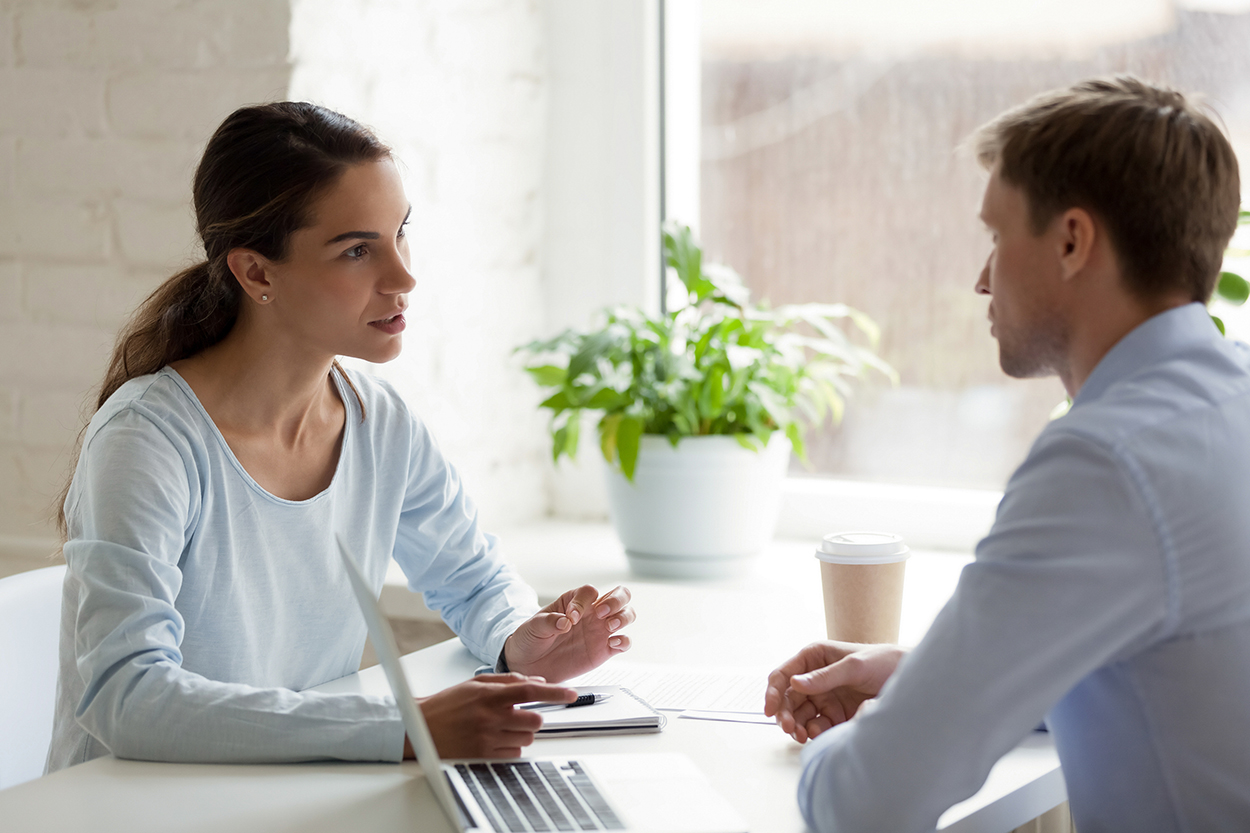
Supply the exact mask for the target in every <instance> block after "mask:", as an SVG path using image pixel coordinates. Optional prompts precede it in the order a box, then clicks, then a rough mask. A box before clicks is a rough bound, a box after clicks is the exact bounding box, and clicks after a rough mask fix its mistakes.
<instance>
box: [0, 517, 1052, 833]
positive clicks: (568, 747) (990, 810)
mask: <svg viewBox="0 0 1250 833" xmlns="http://www.w3.org/2000/svg"><path fill="white" fill-rule="evenodd" d="M565 531H566V532H567V537H568V540H567V541H565V543H564V544H561V543H560V540H559V538H558V535H557V536H556V537H555V538H553V537H552V536H550V535H545V536H537V535H536V536H535V537H534V539H533V540H532V541H530V542H528V543H527V542H526V541H525V540H524V538H523V536H522V539H521V540H520V542H519V543H514V545H513V546H512V548H511V554H512V555H513V556H514V560H515V561H516V562H517V563H518V565H519V567H520V569H521V572H522V574H523V575H525V576H526V578H527V579H529V580H530V581H531V582H533V583H534V584H535V585H536V586H537V587H538V588H539V592H540V595H543V596H549V595H551V593H550V592H549V587H548V586H549V585H550V586H558V587H559V588H560V589H566V586H567V584H568V582H567V581H565V573H566V572H567V570H568V567H567V566H566V565H567V562H564V563H563V564H561V563H560V562H561V561H562V559H559V560H557V559H547V558H544V557H543V556H544V554H546V553H550V552H552V551H558V550H561V549H562V548H563V547H564V546H565V545H567V546H572V547H576V549H578V550H580V551H581V552H583V553H584V554H585V566H586V572H585V573H583V574H582V575H583V578H582V580H583V581H589V582H591V583H594V584H596V585H599V586H611V585H612V584H615V583H619V582H620V581H622V580H628V582H629V584H630V587H631V588H632V590H633V593H634V606H635V608H636V609H637V611H638V615H639V618H638V622H637V623H636V624H635V625H634V626H632V627H631V628H630V633H631V634H632V638H633V641H634V645H635V647H634V649H633V650H632V651H631V652H630V654H629V656H630V657H631V658H633V659H635V660H640V661H646V662H671V663H683V662H691V661H698V662H703V663H732V664H734V665H757V666H761V667H770V666H772V665H775V664H776V663H777V662H779V661H780V660H781V659H784V658H785V657H786V656H789V655H790V654H791V653H792V652H793V651H794V650H795V649H797V648H798V647H800V646H801V645H803V644H805V643H806V642H808V641H810V639H813V638H817V637H819V636H820V635H821V634H820V632H821V630H822V629H823V619H822V618H821V602H820V591H819V584H818V582H817V579H816V576H817V575H818V569H817V567H816V562H815V560H814V559H813V558H812V555H811V547H810V546H809V545H808V544H806V543H801V542H799V543H785V542H781V543H778V544H776V545H774V546H773V547H772V548H771V550H770V551H769V552H768V553H766V554H765V556H764V557H763V558H764V559H766V560H761V562H760V563H759V564H758V565H757V567H756V569H755V570H754V572H753V573H752V574H751V575H749V576H746V577H743V578H740V579H734V580H727V581H720V582H699V583H688V584H672V583H658V582H640V581H637V580H633V579H629V578H628V575H627V572H626V567H625V564H624V558H623V555H620V554H619V545H616V547H617V550H616V556H615V557H618V558H619V563H616V562H615V561H614V555H613V550H612V549H611V548H610V547H609V548H607V549H606V550H605V549H604V548H602V547H603V546H605V545H602V543H601V542H600V543H598V544H596V542H595V541H594V539H595V537H596V536H599V535H601V531H600V530H599V528H598V527H578V526H576V525H570V526H568V527H567V529H566V530H565ZM505 540H507V539H505ZM553 540H554V541H555V543H552V541H553ZM587 543H590V544H593V545H592V546H589V547H587V548H586V549H583V547H586V545H587ZM530 545H532V547H531V546H530ZM605 552H606V554H605ZM967 561H968V558H967V557H966V556H957V555H950V554H940V553H917V554H916V555H915V556H914V557H913V558H912V560H911V562H910V563H909V565H908V568H907V569H908V578H907V590H906V598H905V602H904V604H905V607H906V612H905V615H904V620H903V641H904V642H915V641H916V640H918V639H919V638H920V636H922V635H923V632H924V630H925V629H927V627H928V625H929V623H930V622H931V621H932V618H933V616H934V615H935V614H936V612H937V610H938V609H939V608H940V607H941V604H942V603H943V602H944V601H945V599H946V598H947V597H948V596H949V594H950V591H951V589H952V588H953V587H954V584H955V580H956V579H957V576H958V571H959V569H960V568H961V567H962V566H963V564H964V563H966V562H967ZM795 588H805V589H800V590H797V591H796V590H795ZM404 662H405V666H406V667H407V668H408V670H409V677H410V679H411V680H412V683H413V687H414V689H415V690H416V692H417V693H418V694H419V695H423V694H428V693H431V692H433V691H436V690H438V689H440V688H442V687H445V686H446V685H450V684H452V683H454V682H457V681H459V680H461V679H464V678H465V677H467V676H468V675H469V674H471V673H472V671H473V669H474V667H475V666H476V665H477V661H476V660H475V659H474V658H473V657H472V656H470V655H469V654H468V652H467V651H466V650H464V648H463V647H462V646H461V645H460V642H459V641H458V640H452V641H450V642H445V643H443V644H441V645H437V646H434V647H432V648H427V649H426V650H424V651H419V652H417V653H415V654H411V655H409V656H407V657H405V658H404ZM322 690H330V691H373V692H377V691H385V690H386V689H385V680H384V678H383V677H382V674H381V672H380V670H379V669H377V668H371V669H367V670H365V671H363V672H361V673H360V674H356V675H352V676H351V677H346V678H344V679H342V680H337V681H335V682H332V683H329V684H327V685H325V686H323V687H322ZM528 751H529V752H530V753H532V754H565V753H576V754H586V753H590V752H624V751H655V752H659V751H679V752H684V753H685V754H687V755H689V756H690V757H691V758H692V759H694V761H695V762H696V763H697V764H698V765H699V766H700V767H701V768H702V769H703V770H704V771H705V772H706V773H707V774H708V775H709V777H711V779H712V780H713V782H714V783H715V784H717V786H718V788H720V790H721V791H722V793H723V794H724V795H725V797H726V798H727V799H728V800H729V801H731V802H732V803H733V804H734V805H735V806H737V807H738V809H739V811H740V812H741V813H742V814H743V815H744V816H745V817H746V818H747V820H748V822H749V823H750V828H751V830H753V831H759V833H768V831H779V832H781V831H784V832H785V833H798V831H801V830H802V829H803V823H802V820H801V818H800V817H799V814H798V809H797V806H796V804H795V798H794V791H795V785H796V784H797V781H798V774H799V751H800V747H799V746H798V744H796V743H794V742H792V741H791V740H790V739H789V738H787V737H786V736H785V735H783V734H782V733H781V732H780V731H779V730H777V729H776V728H774V727H771V726H762V725H752V724H735V723H712V722H705V721H697V720H679V719H670V721H669V724H668V727H667V728H666V729H665V730H664V732H662V733H661V734H658V735H635V736H630V737H614V738H568V739H560V740H543V741H539V742H537V743H535V744H534V746H532V747H530V748H529V750H528ZM1065 799H1066V791H1065V788H1064V784H1063V777H1062V773H1061V772H1060V770H1059V764H1058V759H1057V758H1056V756H1055V753H1054V750H1053V747H1052V746H1051V743H1050V740H1049V737H1047V736H1046V735H1034V736H1032V737H1030V738H1028V739H1027V740H1026V741H1025V742H1024V743H1023V744H1022V745H1021V746H1020V747H1019V748H1017V749H1016V750H1014V751H1013V752H1011V753H1010V754H1008V755H1007V756H1005V757H1004V758H1003V759H1002V760H1001V761H999V763H998V765H997V766H996V767H995V768H994V770H993V771H992V772H991V774H990V777H989V779H988V780H987V782H986V784H985V786H984V787H983V788H982V789H981V790H980V792H978V793H977V794H976V795H974V796H973V797H972V798H970V799H968V800H967V801H965V802H963V803H961V804H959V805H956V806H955V807H952V808H951V809H950V810H949V811H947V813H946V814H944V815H943V817H942V820H941V827H942V829H943V830H950V831H961V832H962V833H970V831H980V832H981V833H1004V831H1008V830H1010V829H1012V828H1014V827H1016V826H1018V825H1020V824H1023V823H1025V822H1027V821H1028V820H1030V819H1032V818H1034V817H1036V816H1038V815H1040V814H1042V813H1043V812H1045V811H1047V810H1049V809H1050V808H1052V807H1054V806H1055V805H1057V804H1059V803H1060V802H1062V801H1064V800H1065ZM431 802H432V797H431V796H430V794H429V791H428V789H427V787H426V785H425V783H424V780H423V779H422V777H421V773H420V769H419V767H417V766H416V765H415V764H413V763H406V764H402V765H400V766H394V765H387V764H305V765H289V766H224V765H222V766H199V765H172V764H153V763H142V762H132V761H118V760H114V759H111V758H106V759H100V760H97V761H92V762H90V763H88V764H84V765H82V766H78V767H74V768H72V769H69V770H66V771H63V772H60V773H57V774H55V775H52V776H49V777H47V778H42V779H39V780H37V781H33V782H30V783H28V784H23V785H20V786H17V787H14V788H11V789H9V790H5V791H3V792H0V829H3V830H4V831H5V833H24V831H56V830H91V831H92V833H112V831H117V833H143V831H148V830H150V831H153V833H157V831H160V833H167V831H170V830H185V831H206V832H207V831H231V832H232V833H233V831H243V832H246V831H257V832H258V833H259V832H260V831H284V830H290V831H296V830H298V831H300V832H301V833H318V831H338V830H369V831H376V833H385V832H386V831H399V830H405V831H410V830H412V829H413V828H414V825H413V817H414V815H415V814H421V813H422V812H423V811H425V810H430V809H432V808H433V806H434V805H433V804H432V803H431ZM442 825H443V823H442V821H441V819H436V821H435V822H433V823H432V824H428V825H426V824H423V825H422V826H421V829H422V830H430V831H435V830H441V829H443V826H442Z"/></svg>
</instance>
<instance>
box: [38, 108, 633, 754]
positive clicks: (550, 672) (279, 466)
mask: <svg viewBox="0 0 1250 833" xmlns="http://www.w3.org/2000/svg"><path fill="white" fill-rule="evenodd" d="M194 204H195V212H196V220H197V229H198V232H199V235H200V238H201V239H202V241H203V244H204V252H205V260H204V262H202V263H199V264H197V265H195V266H192V267H191V268H189V269H186V270H184V271H183V272H180V273H179V274H177V275H175V276H174V277H172V278H170V279H169V280H168V281H166V282H165V283H164V284H163V285H162V286H160V287H159V288H158V289H157V290H156V291H155V292H154V293H152V295H151V296H150V297H149V298H148V299H147V300H146V301H145V302H144V304H143V305H142V306H141V307H140V309H139V310H138V311H137V312H136V313H135V316H134V318H133V320H132V321H131V322H130V324H129V325H128V326H127V327H126V329H125V330H124V331H123V332H122V334H121V335H120V337H119V338H118V341H117V346H116V349H115V350H114V353H113V357H112V360H111V361H110V363H109V367H108V372H107V374H106V376H105V379H104V383H103V385H102V388H101V391H100V396H99V401H98V403H97V411H96V413H95V415H94V417H93V418H92V419H91V422H90V424H89V425H88V426H87V429H86V430H85V432H84V434H83V438H82V445H81V451H80V454H79V458H78V462H77V465H76V467H75V472H74V475H73V478H72V480H71V481H70V483H69V485H68V486H67V487H66V493H65V500H64V502H63V508H62V514H61V522H62V529H63V532H64V535H65V539H66V541H65V559H66V562H67V564H68V572H67V575H66V579H65V592H64V602H63V606H62V610H63V613H62V629H61V649H60V651H61V671H60V681H59V684H58V691H57V706H56V718H55V727H54V736H53V742H52V747H51V750H50V752H49V756H48V769H49V771H52V770H57V769H61V768H64V767H66V766H71V765H73V764H76V763H81V762H83V761H86V760H89V759H91V758H94V757H97V756H100V755H104V754H109V753H111V754H113V755H117V756H119V757H128V758H144V759H149V760H166V761H215V762H245V761H300V760H314V759H326V758H337V759H344V760H398V759H399V758H400V757H401V756H402V755H403V754H404V753H405V752H408V753H409V754H410V750H407V749H406V744H405V741H404V730H403V726H402V724H401V723H400V719H399V715H398V710H397V709H396V708H395V705H394V703H392V702H390V701H389V700H387V699H386V698H381V697H371V696H365V695H323V694H315V693H308V692H306V691H305V690H306V689H308V688H310V687H312V686H316V685H318V684H319V683H323V682H326V681H327V680H331V679H334V678H336V677H340V676H343V675H345V674H349V673H351V672H353V671H355V670H356V667H357V664H358V662H359V657H360V653H361V650H362V648H363V646H364V641H365V629H364V623H363V621H362V620H361V617H360V615H359V612H358V611H357V609H356V604H355V600H354V597H353V595H352V593H351V590H350V586H349V584H348V582H347V577H346V575H345V574H344V572H343V569H342V565H341V563H340V562H339V558H338V555H337V552H336V549H335V545H334V541H335V536H336V535H339V534H341V535H343V536H344V537H345V538H346V539H347V540H348V541H349V543H350V544H351V545H352V548H353V550H354V551H355V553H356V555H357V556H358V557H360V558H362V559H363V560H364V562H365V563H364V564H363V565H362V566H363V568H364V570H365V572H366V573H367V575H368V576H369V577H370V578H371V580H372V581H373V582H374V584H375V585H376V587H377V588H378V590H379V591H380V590H381V587H382V582H383V579H384V576H385V574H386V567H387V563H388V561H389V560H390V558H392V557H394V558H395V560H396V561H398V562H399V564H400V566H402V567H403V569H404V571H405V573H406V574H407V576H408V579H409V584H410V586H411V587H412V588H413V589H414V590H418V591H421V592H422V593H424V595H425V599H426V602H427V603H428V604H429V605H430V606H431V607H432V608H434V609H436V610H438V611H439V612H440V613H441V615H442V616H443V618H444V620H445V621H446V622H447V623H448V624H449V625H450V626H451V627H452V628H453V629H454V630H456V631H457V632H458V633H459V634H460V637H461V639H462V640H463V641H464V642H465V644H466V645H467V646H468V647H469V648H470V650H472V651H473V652H474V653H476V654H477V655H478V656H479V657H481V658H482V659H483V660H485V661H487V662H488V663H490V664H494V665H495V667H496V671H497V673H495V674H487V675H481V676H478V677H476V678H475V679H473V680H471V681H469V682H466V683H462V684H460V685H457V686H454V687H452V688H450V689H447V690H445V691H443V692H440V693H438V694H435V695H433V696H431V697H428V698H424V699H422V700H421V701H420V703H419V705H420V707H421V709H422V710H423V712H424V713H425V716H426V720H427V721H428V722H429V724H430V729H431V732H432V733H433V735H434V738H435V742H436V743H437V745H438V747H439V750H440V751H441V752H442V753H443V754H444V755H448V756H455V757H497V756H512V755H517V754H519V752H520V748H521V747H522V746H525V745H527V744H528V743H530V742H531V741H532V740H533V737H534V732H535V731H536V730H537V728H538V726H539V725H540V724H541V717H540V716H539V715H536V714H534V713H533V712H530V711H526V710H521V709H516V708H514V704H516V703H520V702H525V701H528V700H567V699H571V698H572V696H573V692H572V690H571V689H567V688H564V687H562V686H558V685H554V683H555V682H558V681H561V680H564V679H567V678H569V677H572V676H575V675H577V674H579V673H582V672H583V671H586V670H589V669H590V668H593V667H595V666H597V665H598V664H600V663H602V662H603V661H604V660H606V659H607V658H608V657H609V656H611V655H613V654H615V653H619V652H621V651H624V650H627V649H628V647H629V638H628V637H627V636H624V635H622V634H621V633H619V630H620V628H622V627H624V626H625V625H627V624H629V623H630V622H631V621H633V618H634V613H633V610H632V609H631V608H630V607H629V606H628V602H629V592H628V590H626V589H625V588H623V587H618V588H616V589H615V590H613V591H611V592H610V593H607V594H605V595H604V596H603V597H602V598H600V597H599V596H598V593H597V592H596V590H595V588H593V587H591V586H589V585H587V586H584V587H580V588H578V589H576V590H571V591H569V592H568V593H566V594H564V595H563V596H562V597H561V598H560V599H558V600H557V601H556V602H554V603H552V604H551V605H548V606H547V607H546V608H543V609H542V610H539V609H538V605H537V603H536V601H535V595H534V592H533V591H532V590H531V589H530V588H529V587H527V586H526V585H525V584H523V583H522V582H521V581H520V580H519V579H518V577H517V576H516V574H515V573H514V572H513V571H512V570H511V569H510V568H509V567H508V566H507V565H506V564H504V563H503V562H502V561H501V559H500V557H499V553H498V549H499V547H498V542H497V540H496V539H495V538H494V537H492V536H490V535H487V534H485V533H484V532H483V531H482V530H481V529H480V528H479V526H478V522H477V513H476V510H475V509H474V506H473V504H472V502H471V501H470V499H469V498H468V497H467V496H466V494H465V493H464V489H463V487H462V485H461V483H460V480H459V478H458V476H457V475H456V472H455V470H454V468H452V467H451V465H450V464H449V463H447V462H446V460H445V459H444V458H443V457H442V455H441V453H440V452H439V449H438V447H437V445H436V444H435V443H434V441H433V439H432V438H431V436H430V434H429V431H428V430H427V429H426V427H425V425H424V424H423V423H422V422H421V420H420V419H419V418H418V417H416V416H415V415H414V414H413V413H412V412H411V411H410V410H409V409H408V408H407V407H406V406H405V404H404V403H403V401H402V400H401V399H400V398H399V396H397V395H396V393H395V391H394V390H393V389H392V388H390V387H389V386H388V385H386V384H385V383H384V382H381V381H379V380H376V379H374V378H372V377H370V376H367V375H363V374H358V373H353V372H350V371H347V370H345V369H344V368H343V367H341V366H340V365H339V363H338V361H337V357H338V356H341V355H349V356H355V357H358V358H361V359H365V360H368V361H372V362H385V361H389V360H391V359H393V358H395V357H396V356H397V355H398V354H399V351H400V346H401V338H402V336H401V333H402V332H403V330H404V327H405V321H404V316H403V313H404V310H405V309H406V308H407V307H408V305H409V293H410V292H411V291H412V290H413V288H414V286H415V281H414V279H413V276H412V275H411V273H410V271H409V262H410V259H409V252H408V241H407V237H406V236H405V233H404V231H405V226H406V224H407V221H408V213H409V210H410V207H409V204H408V201H407V199H406V198H405V196H404V193H403V188H402V185H401V183H400V178H399V174H398V171H397V169H396V167H395V162H394V160H393V159H392V157H391V152H390V150H389V149H388V148H387V147H386V146H385V145H383V144H382V143H381V142H380V141H379V140H378V139H377V138H376V137H375V136H374V135H373V134H372V133H370V132H369V131H368V130H366V129H365V128H363V127H362V126H360V125H359V124H357V123H356V122H354V121H352V120H351V119H348V118H346V117H345V116H342V115H340V114H338V113H334V112H332V111H329V110H326V109H324V108H321V107H317V106H315V105H311V104H303V103H292V102H284V103H277V104H268V105H261V106H255V107H246V108H243V109H241V110H238V111H237V112H235V113H234V114H233V115H231V116H230V117H229V118H227V119H226V121H225V122H224V123H223V124H222V125H221V127H220V128H219V129H218V130H217V132H216V133H215V134H214V135H213V137H212V139H211V140H210V141H209V143H208V147H207V148H206V150H205V152H204V157H203V160H202V161H201V163H200V165H199V168H198V169H197V171H196V175H195V183H194ZM540 678H541V679H540Z"/></svg>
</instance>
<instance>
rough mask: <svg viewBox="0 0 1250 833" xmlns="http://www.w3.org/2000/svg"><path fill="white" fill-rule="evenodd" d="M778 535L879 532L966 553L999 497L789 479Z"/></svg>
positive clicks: (927, 546) (813, 537)
mask: <svg viewBox="0 0 1250 833" xmlns="http://www.w3.org/2000/svg"><path fill="white" fill-rule="evenodd" d="M782 489H783V495H782V501H781V518H780V520H779V521H778V523H777V535H778V537H784V538H802V539H807V540H812V541H818V540H820V538H821V537H822V536H824V535H826V534H828V533H829V532H834V531H840V530H850V529H871V530H884V531H889V532H893V533H896V534H898V535H902V536H903V539H904V540H905V541H907V543H908V544H909V545H910V546H911V548H912V549H926V550H948V551H951V552H958V553H970V552H972V551H973V550H974V549H975V548H976V545H977V542H978V541H980V540H981V539H982V538H984V537H985V535H986V533H988V532H989V530H990V527H991V526H992V525H993V523H994V515H995V513H996V512H997V511H998V504H999V501H1001V500H1002V497H1003V493H1002V492H996V491H990V490H988V489H954V488H946V487H938V486H909V485H904V484H897V483H873V482H867V481H856V480H837V479H834V478H829V477H789V478H787V479H786V482H785V485H784V486H783V487H782Z"/></svg>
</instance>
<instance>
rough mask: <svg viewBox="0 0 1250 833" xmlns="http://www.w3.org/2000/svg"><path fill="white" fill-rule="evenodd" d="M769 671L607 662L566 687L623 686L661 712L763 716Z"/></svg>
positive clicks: (570, 682)
mask: <svg viewBox="0 0 1250 833" xmlns="http://www.w3.org/2000/svg"><path fill="white" fill-rule="evenodd" d="M770 670H771V669H741V668H735V669H728V668H690V667H680V666H672V665H652V664H649V663H623V662H609V663H606V664H604V665H601V666H599V667H598V668H596V669H595V670H594V671H591V672H589V673H586V674H583V675H582V676H580V677H578V678H577V679H575V680H570V681H569V684H571V685H621V686H625V687H626V688H628V689H629V690H630V691H632V692H634V693H635V694H637V695H638V696H639V697H641V698H642V699H643V700H646V701H647V703H649V704H650V705H651V708H653V709H660V710H662V711H686V710H687V709H694V710H696V711H706V712H749V713H754V714H763V712H764V688H765V686H766V685H767V683H768V672H769V671H770Z"/></svg>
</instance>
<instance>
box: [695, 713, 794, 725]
mask: <svg viewBox="0 0 1250 833" xmlns="http://www.w3.org/2000/svg"><path fill="white" fill-rule="evenodd" d="M677 716H678V717H679V718H681V719H683V720H716V721H719V722H721V723H759V724H762V725H765V726H775V725H777V721H775V720H773V719H772V718H771V717H765V716H764V713H763V712H704V711H698V710H697V709H687V710H686V711H684V712H682V713H681V714H679V715H677Z"/></svg>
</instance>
